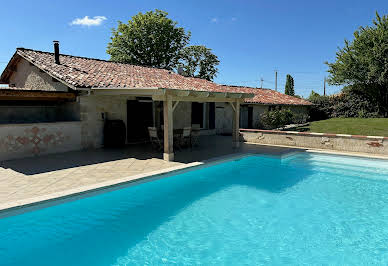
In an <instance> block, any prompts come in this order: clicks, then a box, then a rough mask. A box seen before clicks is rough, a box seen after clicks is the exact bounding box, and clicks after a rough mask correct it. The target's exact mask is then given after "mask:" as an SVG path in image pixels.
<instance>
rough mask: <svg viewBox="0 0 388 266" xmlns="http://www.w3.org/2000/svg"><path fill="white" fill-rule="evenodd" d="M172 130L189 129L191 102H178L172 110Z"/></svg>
mask: <svg viewBox="0 0 388 266" xmlns="http://www.w3.org/2000/svg"><path fill="white" fill-rule="evenodd" d="M173 124H174V128H184V127H191V102H180V103H178V105H177V107H176V108H175V110H174V123H173Z"/></svg>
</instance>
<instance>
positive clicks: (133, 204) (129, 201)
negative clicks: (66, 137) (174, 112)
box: [0, 153, 388, 265]
mask: <svg viewBox="0 0 388 266" xmlns="http://www.w3.org/2000/svg"><path fill="white" fill-rule="evenodd" d="M0 264H1V265H145V264H147V265H161V264H165V265H169V264H178V265H193V264H204V265H285V264H287V265H317V264H319V265H322V264H324V265H366V264H368V265H374V264H376V265H387V264H388V163H387V161H382V160H367V159H359V158H353V157H340V156H328V155H320V154H310V153H300V154H296V155H292V156H289V157H287V158H283V159H280V158H275V157H266V156H248V157H243V158H241V159H238V160H234V161H229V162H225V163H221V164H217V165H213V166H210V167H207V168H201V169H197V170H194V171H190V172H186V173H182V174H177V175H174V176H170V177H166V178H163V179H159V180H157V181H153V182H149V183H145V184H141V185H137V186H132V187H128V188H124V189H120V190H117V191H113V192H108V193H104V194H100V195H98V196H94V197H89V198H84V199H81V200H77V201H73V202H68V203H65V204H61V205H57V206H54V207H49V208H45V209H40V210H37V211H33V212H28V213H24V214H22V215H18V216H13V217H8V218H4V219H0Z"/></svg>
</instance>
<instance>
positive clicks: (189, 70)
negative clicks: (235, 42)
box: [176, 45, 220, 80]
mask: <svg viewBox="0 0 388 266" xmlns="http://www.w3.org/2000/svg"><path fill="white" fill-rule="evenodd" d="M219 63H220V61H219V60H218V57H217V56H216V55H214V54H213V53H212V51H211V49H209V48H206V47H205V46H203V45H193V46H187V47H185V48H183V49H182V50H181V51H180V52H179V57H178V62H177V64H176V68H177V69H178V68H180V67H181V68H182V70H183V71H184V75H185V76H189V77H196V78H202V79H207V80H212V79H213V78H214V77H215V76H216V74H217V71H218V69H217V67H216V66H217V65H218V64H219Z"/></svg>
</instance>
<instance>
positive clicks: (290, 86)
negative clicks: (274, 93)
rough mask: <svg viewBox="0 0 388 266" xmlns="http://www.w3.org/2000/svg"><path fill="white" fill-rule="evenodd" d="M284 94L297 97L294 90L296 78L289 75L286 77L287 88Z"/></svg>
mask: <svg viewBox="0 0 388 266" xmlns="http://www.w3.org/2000/svg"><path fill="white" fill-rule="evenodd" d="M284 94H287V95H291V96H294V95H295V90H294V78H293V77H292V76H291V75H289V74H287V77H286V86H285V88H284Z"/></svg>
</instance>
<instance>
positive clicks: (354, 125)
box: [296, 118, 388, 137]
mask: <svg viewBox="0 0 388 266" xmlns="http://www.w3.org/2000/svg"><path fill="white" fill-rule="evenodd" d="M296 130H297V131H306V132H317V133H333V134H350V135H364V136H385V137H388V118H331V119H327V120H321V121H314V122H311V123H310V125H309V126H306V127H299V128H297V129H296Z"/></svg>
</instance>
